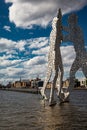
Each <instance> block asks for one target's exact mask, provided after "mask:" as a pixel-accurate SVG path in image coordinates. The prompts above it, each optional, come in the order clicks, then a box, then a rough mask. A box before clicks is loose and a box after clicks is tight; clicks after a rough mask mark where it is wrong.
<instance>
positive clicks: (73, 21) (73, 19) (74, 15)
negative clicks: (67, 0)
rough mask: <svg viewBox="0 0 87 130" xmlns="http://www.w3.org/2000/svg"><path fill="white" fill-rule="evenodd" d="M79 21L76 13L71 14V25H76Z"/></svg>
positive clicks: (69, 18) (69, 21)
mask: <svg viewBox="0 0 87 130" xmlns="http://www.w3.org/2000/svg"><path fill="white" fill-rule="evenodd" d="M77 22H78V17H77V15H76V14H70V16H69V17H68V23H69V25H76V24H77Z"/></svg>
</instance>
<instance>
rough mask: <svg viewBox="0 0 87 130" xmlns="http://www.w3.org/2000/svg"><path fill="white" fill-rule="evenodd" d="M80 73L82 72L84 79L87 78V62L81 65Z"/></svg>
mask: <svg viewBox="0 0 87 130" xmlns="http://www.w3.org/2000/svg"><path fill="white" fill-rule="evenodd" d="M82 71H83V74H84V75H85V77H86V78H87V61H85V63H83V65H82Z"/></svg>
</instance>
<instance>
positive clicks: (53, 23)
mask: <svg viewBox="0 0 87 130" xmlns="http://www.w3.org/2000/svg"><path fill="white" fill-rule="evenodd" d="M57 20H58V18H57V17H54V18H53V21H52V28H53V29H56V23H57Z"/></svg>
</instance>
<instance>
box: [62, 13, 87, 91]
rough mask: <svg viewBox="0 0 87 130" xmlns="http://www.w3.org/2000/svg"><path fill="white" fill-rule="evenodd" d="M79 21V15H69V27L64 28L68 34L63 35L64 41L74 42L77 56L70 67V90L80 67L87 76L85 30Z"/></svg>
mask: <svg viewBox="0 0 87 130" xmlns="http://www.w3.org/2000/svg"><path fill="white" fill-rule="evenodd" d="M77 21H78V18H77V15H76V14H71V15H70V16H69V17H68V27H63V30H64V31H66V32H67V33H68V35H65V36H63V41H64V42H68V41H69V42H72V43H73V45H74V49H75V53H76V58H75V60H74V62H73V64H72V66H71V69H70V84H69V91H72V89H73V87H74V81H75V74H76V72H77V71H78V70H79V68H81V69H82V71H83V74H84V75H85V77H86V78H87V52H86V49H85V45H84V36H83V32H82V30H81V28H80V27H79V26H78V25H77Z"/></svg>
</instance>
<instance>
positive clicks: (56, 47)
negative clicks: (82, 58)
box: [41, 9, 63, 105]
mask: <svg viewBox="0 0 87 130" xmlns="http://www.w3.org/2000/svg"><path fill="white" fill-rule="evenodd" d="M61 18H62V15H61V10H60V9H59V12H58V16H57V17H55V18H54V19H53V21H52V31H51V34H50V49H49V54H48V69H47V75H46V78H45V81H44V85H43V88H42V89H41V95H42V96H43V98H44V99H47V97H46V95H45V89H46V86H47V83H48V81H49V80H50V78H51V75H52V73H53V72H54V77H53V85H52V86H51V92H50V99H49V104H50V105H51V104H54V102H55V101H54V90H55V87H57V90H58V93H57V95H58V96H59V94H60V92H61V87H62V79H63V65H62V58H61V52H60V44H61V42H62V38H63V36H62V27H61V26H62V25H61V23H62V22H61Z"/></svg>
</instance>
